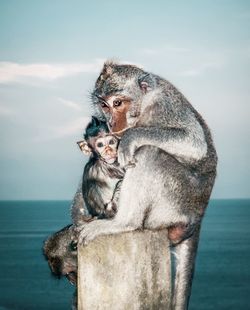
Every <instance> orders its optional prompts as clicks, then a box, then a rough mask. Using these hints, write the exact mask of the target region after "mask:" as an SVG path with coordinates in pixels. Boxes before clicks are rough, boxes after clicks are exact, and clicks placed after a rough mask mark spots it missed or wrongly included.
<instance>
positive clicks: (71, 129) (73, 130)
mask: <svg viewBox="0 0 250 310" xmlns="http://www.w3.org/2000/svg"><path fill="white" fill-rule="evenodd" d="M89 121H90V117H86V116H83V117H80V118H78V119H75V120H74V121H72V122H70V123H68V124H66V125H63V126H61V127H55V128H54V129H53V131H54V137H55V138H62V137H65V136H71V135H74V134H77V133H82V131H83V129H84V128H85V127H86V125H87V124H88V123H89Z"/></svg>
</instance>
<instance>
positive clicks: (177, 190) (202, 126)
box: [80, 63, 217, 310]
mask: <svg viewBox="0 0 250 310" xmlns="http://www.w3.org/2000/svg"><path fill="white" fill-rule="evenodd" d="M142 82H145V83H146V84H147V85H148V87H147V91H146V92H144V91H142ZM118 94H119V95H122V96H126V97H130V98H132V101H131V105H132V107H131V109H130V110H129V111H128V113H127V123H128V126H129V127H130V128H129V129H127V130H126V131H125V133H124V134H123V136H122V139H121V142H120V145H119V149H118V161H119V163H120V164H121V166H129V164H130V163H136V164H135V167H134V168H130V169H128V170H127V172H126V174H125V177H124V180H123V183H122V185H121V192H120V200H119V206H118V212H117V214H116V216H115V218H114V219H112V220H102V221H94V222H92V223H89V224H87V225H85V226H84V227H83V230H82V232H81V235H80V241H81V242H84V243H88V242H89V241H90V240H93V239H94V238H96V237H97V236H99V235H103V234H114V233H121V232H124V231H129V230H136V229H142V228H147V229H152V230H155V229H161V228H169V235H170V231H171V229H175V228H176V227H177V228H178V227H181V229H182V228H183V227H185V229H184V230H183V231H184V234H183V235H182V236H181V238H180V239H178V240H175V241H173V243H175V244H176V247H175V251H176V253H177V257H178V259H177V267H176V280H175V289H174V297H173V309H176V310H183V309H187V308H188V300H189V296H190V292H191V284H192V275H193V270H194V262H195V256H196V250H197V245H198V240H199V230H200V224H201V221H202V217H203V215H204V212H205V209H206V207H207V204H208V201H209V197H210V194H211V191H212V188H213V184H214V181H215V177H216V165H217V155H216V151H215V147H214V144H213V141H212V137H211V133H210V130H209V128H208V127H207V125H206V123H205V121H204V120H203V119H202V117H201V116H200V114H199V113H198V112H197V111H196V110H195V109H194V108H193V107H192V106H191V104H190V103H189V102H188V101H187V99H186V98H185V97H184V96H183V95H182V94H181V93H180V92H179V91H178V90H177V89H176V88H175V87H174V86H173V85H172V84H171V83H169V82H168V81H166V80H165V79H163V78H160V77H159V76H157V75H154V74H151V73H147V72H144V71H143V70H141V69H139V68H137V67H135V66H130V65H119V64H114V63H106V64H105V65H104V68H103V70H102V73H101V74H100V76H99V78H98V80H97V82H96V85H95V89H94V91H93V94H92V98H93V103H94V105H95V107H96V110H97V111H98V112H97V114H98V115H99V116H100V115H101V117H102V118H104V119H106V120H107V121H110V119H111V115H108V114H107V113H106V114H105V113H103V112H102V110H101V109H100V105H99V98H100V97H102V98H105V100H106V101H107V100H108V98H109V96H111V95H118ZM138 110H139V113H138V112H137V113H134V111H138ZM135 115H136V116H135Z"/></svg>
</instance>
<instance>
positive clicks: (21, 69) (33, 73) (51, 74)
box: [0, 59, 103, 84]
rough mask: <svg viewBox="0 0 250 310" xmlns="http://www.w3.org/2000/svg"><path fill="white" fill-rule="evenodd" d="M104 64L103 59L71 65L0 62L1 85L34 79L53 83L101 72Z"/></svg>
mask: <svg viewBox="0 0 250 310" xmlns="http://www.w3.org/2000/svg"><path fill="white" fill-rule="evenodd" d="M102 64H103V59H96V60H95V61H94V62H92V63H71V64H45V63H33V64H19V63H14V62H0V83H4V84H6V83H12V82H19V83H20V82H25V81H26V82H27V80H32V79H40V80H45V81H53V80H56V79H59V78H63V77H67V76H71V75H76V74H79V73H92V72H99V71H100V70H101V66H102Z"/></svg>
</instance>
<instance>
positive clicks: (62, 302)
mask: <svg viewBox="0 0 250 310" xmlns="http://www.w3.org/2000/svg"><path fill="white" fill-rule="evenodd" d="M69 205H70V202H69V201H2V202H0V269H1V276H0V310H7V309H8V310H26V309H27V310H50V309H51V310H52V309H53V310H64V309H65V310H67V309H70V304H71V298H72V294H73V292H74V287H73V286H71V285H70V283H69V282H68V281H67V280H66V279H61V280H57V279H54V278H53V277H52V276H51V275H50V271H49V268H48V265H47V262H46V261H45V260H44V257H43V255H42V250H41V248H42V245H43V241H44V240H45V239H46V237H47V236H49V235H50V234H51V233H52V232H55V231H57V230H59V229H61V228H62V227H63V226H66V225H67V224H69V223H70V213H69ZM189 309H190V310H210V309H211V310H212V309H213V310H231V309H232V310H235V309H237V310H241V309H242V310H243V309H244V310H246V309H250V200H212V201H211V202H210V205H209V207H208V210H207V213H206V215H205V219H204V221H203V226H202V231H201V239H200V245H199V251H198V256H197V261H196V272H195V276H194V281H193V289H192V296H191V300H190V307H189Z"/></svg>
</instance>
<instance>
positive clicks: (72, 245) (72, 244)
mask: <svg viewBox="0 0 250 310" xmlns="http://www.w3.org/2000/svg"><path fill="white" fill-rule="evenodd" d="M70 250H71V251H77V242H75V241H71V242H70Z"/></svg>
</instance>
